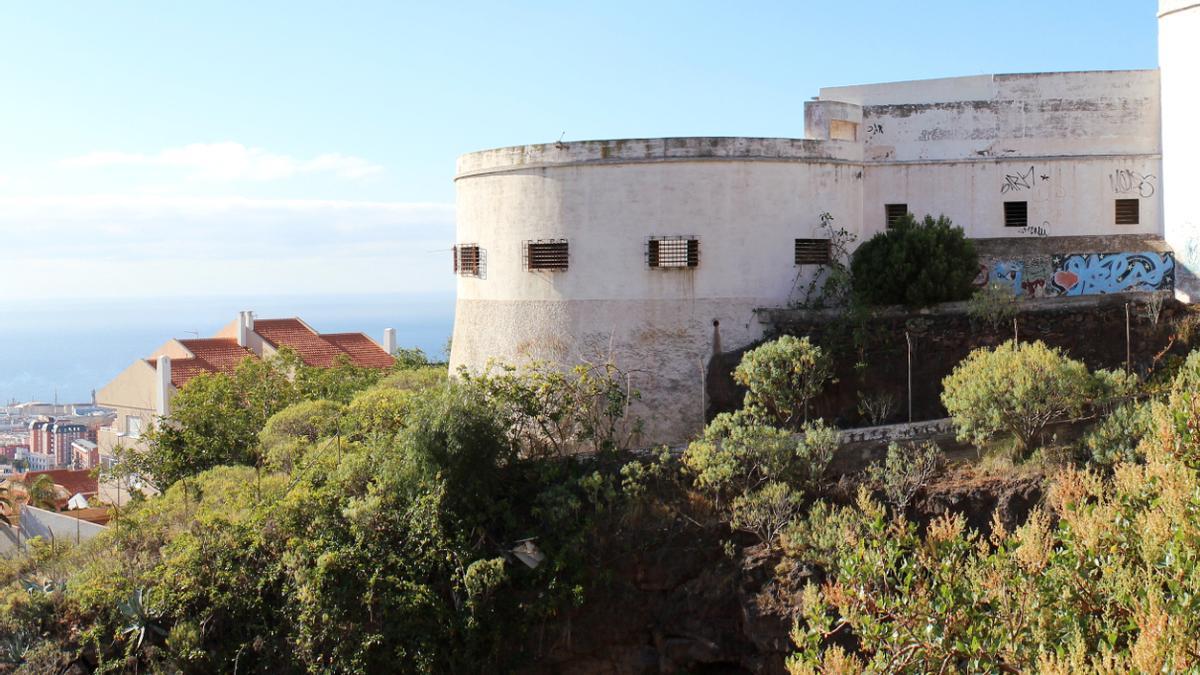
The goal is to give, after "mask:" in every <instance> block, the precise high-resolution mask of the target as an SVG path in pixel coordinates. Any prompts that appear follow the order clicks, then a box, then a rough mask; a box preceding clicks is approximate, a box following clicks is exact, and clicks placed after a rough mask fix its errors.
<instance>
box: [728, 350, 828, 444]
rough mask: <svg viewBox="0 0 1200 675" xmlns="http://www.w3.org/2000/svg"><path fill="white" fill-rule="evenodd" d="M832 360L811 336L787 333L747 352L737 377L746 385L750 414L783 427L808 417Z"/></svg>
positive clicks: (736, 371)
mask: <svg viewBox="0 0 1200 675" xmlns="http://www.w3.org/2000/svg"><path fill="white" fill-rule="evenodd" d="M832 370H833V368H832V363H831V361H830V359H829V358H828V357H827V356H826V355H825V352H824V351H822V349H821V348H820V347H818V346H817V345H815V344H813V343H812V342H810V341H809V339H808V337H807V336H805V337H795V336H793V335H784V336H782V337H780V338H777V339H775V340H772V341H770V342H767V343H764V344H762V345H760V346H758V347H755V348H754V349H752V350H750V351H748V352H746V353H745V355H743V356H742V361H741V363H739V364H738V366H737V368H736V369H734V371H733V379H734V381H735V382H737V383H738V384H740V385H742V386H743V387H746V399H745V403H744V408H745V410H746V411H747V413H749V414H750V415H752V416H754V417H756V418H758V419H760V420H762V421H764V422H767V423H769V424H773V425H776V426H781V427H795V426H797V425H799V424H800V423H801V422H804V421H807V420H808V402H809V401H810V400H812V399H813V398H814V397H815V396H816V395H817V394H819V393H820V392H821V388H822V387H824V385H825V381H826V380H828V379H829V376H830V374H831V373H832Z"/></svg>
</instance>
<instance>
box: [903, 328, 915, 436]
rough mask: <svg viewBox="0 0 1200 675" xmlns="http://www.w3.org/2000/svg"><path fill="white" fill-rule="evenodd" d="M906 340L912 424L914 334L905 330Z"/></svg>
mask: <svg viewBox="0 0 1200 675" xmlns="http://www.w3.org/2000/svg"><path fill="white" fill-rule="evenodd" d="M904 342H905V343H906V344H907V345H908V423H909V424H912V421H913V415H912V400H913V391H912V336H911V335H909V333H908V331H904Z"/></svg>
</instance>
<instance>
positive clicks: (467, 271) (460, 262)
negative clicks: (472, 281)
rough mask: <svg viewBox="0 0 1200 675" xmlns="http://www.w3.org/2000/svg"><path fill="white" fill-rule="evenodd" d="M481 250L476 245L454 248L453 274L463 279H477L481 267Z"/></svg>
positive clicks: (460, 245)
mask: <svg viewBox="0 0 1200 675" xmlns="http://www.w3.org/2000/svg"><path fill="white" fill-rule="evenodd" d="M482 263H483V250H482V249H480V248H479V245H478V244H459V245H458V246H455V247H454V273H455V274H457V275H459V276H463V277H478V276H482V275H481V273H480V272H481V269H482V267H483V264H482Z"/></svg>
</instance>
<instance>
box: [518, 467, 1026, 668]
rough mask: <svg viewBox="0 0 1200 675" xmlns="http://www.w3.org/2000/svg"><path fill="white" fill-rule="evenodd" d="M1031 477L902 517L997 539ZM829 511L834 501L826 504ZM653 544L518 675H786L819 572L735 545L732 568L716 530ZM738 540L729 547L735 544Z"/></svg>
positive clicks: (936, 500) (671, 531)
mask: <svg viewBox="0 0 1200 675" xmlns="http://www.w3.org/2000/svg"><path fill="white" fill-rule="evenodd" d="M1043 489H1044V488H1043V479H1042V477H1041V476H1038V475H1023V476H1015V477H1014V476H978V475H975V474H973V473H971V472H969V471H967V472H956V473H953V474H951V475H949V476H944V477H942V478H941V479H939V480H938V481H937V482H936V483H934V484H932V485H930V486H929V487H928V488H927V489H926V490H924V491H923V492H922V493H921V494H919V495H918V496H917V498H916V499H915V500H914V501H913V503H912V504H911V505H910V506H909V512H908V517H909V518H910V519H912V520H913V521H914V522H917V523H921V524H925V523H928V522H929V521H931V520H933V519H934V518H936V517H938V516H940V515H943V514H946V513H962V514H964V515H965V516H966V518H967V522H968V524H969V525H970V526H971V527H974V528H976V529H977V530H979V531H980V532H984V533H987V532H988V531H989V529H990V524H991V519H992V513H993V512H997V513H998V514H999V517H1000V520H1001V522H1002V523H1004V526H1005V527H1006V528H1010V529H1011V528H1013V527H1016V526H1017V525H1019V524H1020V523H1022V522H1024V520H1025V518H1026V517H1027V516H1028V515H1029V511H1030V509H1032V508H1033V507H1034V506H1035V505H1036V504H1038V503H1040V502H1041V500H1042V495H1043ZM833 499H834V500H835V501H841V500H840V499H838V497H837V496H833ZM661 535H662V536H661V537H660V538H657V540H656V541H655V543H653V544H647V545H646V546H645V547H644V548H642V549H640V550H637V551H633V552H631V553H628V554H625V555H623V556H622V557H621V559H619V560H616V561H609V562H610V563H612V565H613V567H612V569H614V570H615V573H614V578H613V580H612V583H611V584H610V592H609V593H608V594H607V595H604V596H602V597H596V596H593V597H591V598H590V599H589V601H588V602H587V603H585V604H584V606H583V607H581V608H580V609H579V610H578V611H576V612H575V613H574V614H573V615H572V616H570V617H568V618H567V619H565V620H563V621H561V622H560V623H558V624H555V625H547V627H546V628H545V630H544V631H542V633H541V634H540V635H538V636H536V638H535V640H534V644H532V645H530V647H529V649H528V653H529V654H530V664H529V666H528V667H527V668H526V669H525V671H524V672H526V673H530V674H533V673H566V674H571V675H650V674H658V673H679V672H688V673H770V674H774V673H786V669H785V667H784V662H785V659H786V658H787V656H788V655H789V654H791V653H792V651H793V646H792V644H791V639H790V637H789V631H790V630H791V626H792V622H793V619H794V617H795V611H796V608H797V597H796V596H797V594H798V593H799V592H800V590H801V589H803V588H804V586H805V584H806V583H807V582H808V581H810V580H811V581H814V582H817V583H819V582H820V581H821V578H820V572H819V571H815V570H811V569H808V568H807V567H805V566H803V565H799V564H795V563H794V562H793V561H790V560H786V559H783V558H781V555H780V554H778V553H768V552H765V551H764V550H763V548H762V547H761V546H753V545H752V544H753V542H751V541H748V540H740V539H739V540H737V541H735V544H736V545H737V546H736V547H735V548H736V549H737V550H739V551H740V552H739V553H737V554H736V556H735V557H733V558H731V557H730V556H729V555H727V554H726V552H725V545H724V542H725V541H726V540H728V539H729V538H730V534H729V530H728V529H727V527H726V526H725V525H723V524H719V525H710V526H706V527H700V526H698V525H696V524H695V523H694V522H690V523H689V522H686V521H685V520H683V519H681V520H680V521H677V522H675V523H673V524H672V526H671V527H669V528H666V529H664V530H663V531H661ZM734 538H735V539H737V537H736V536H735V537H734Z"/></svg>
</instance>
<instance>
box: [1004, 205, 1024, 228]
mask: <svg viewBox="0 0 1200 675" xmlns="http://www.w3.org/2000/svg"><path fill="white" fill-rule="evenodd" d="M1004 226H1005V227H1028V226H1029V202H1004Z"/></svg>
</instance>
